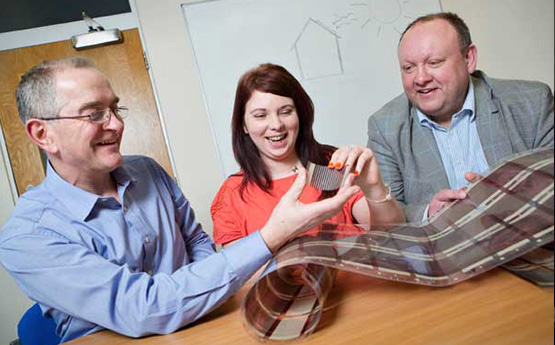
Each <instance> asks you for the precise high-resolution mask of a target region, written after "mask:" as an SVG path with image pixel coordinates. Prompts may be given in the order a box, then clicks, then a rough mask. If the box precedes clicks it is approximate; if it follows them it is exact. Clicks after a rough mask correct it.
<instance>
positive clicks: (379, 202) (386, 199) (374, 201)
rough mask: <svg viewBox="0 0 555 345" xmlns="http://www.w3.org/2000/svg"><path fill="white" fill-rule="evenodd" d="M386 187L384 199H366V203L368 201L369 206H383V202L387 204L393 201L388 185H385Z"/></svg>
mask: <svg viewBox="0 0 555 345" xmlns="http://www.w3.org/2000/svg"><path fill="white" fill-rule="evenodd" d="M385 186H386V187H387V195H386V196H385V198H383V199H381V200H369V199H366V201H368V202H369V203H371V204H383V203H385V202H388V201H390V200H392V199H393V197H392V196H391V187H390V186H389V185H387V184H386V185H385Z"/></svg>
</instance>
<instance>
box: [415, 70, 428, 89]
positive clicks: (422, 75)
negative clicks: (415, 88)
mask: <svg viewBox="0 0 555 345" xmlns="http://www.w3.org/2000/svg"><path fill="white" fill-rule="evenodd" d="M430 80H432V76H431V74H430V73H429V71H428V69H427V68H426V67H425V66H422V67H418V69H417V71H416V78H415V81H416V83H417V84H419V85H422V84H426V83H428V82H429V81H430Z"/></svg>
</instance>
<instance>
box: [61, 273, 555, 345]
mask: <svg viewBox="0 0 555 345" xmlns="http://www.w3.org/2000/svg"><path fill="white" fill-rule="evenodd" d="M245 293H246V287H244V288H243V289H242V290H241V291H240V292H239V293H238V294H237V296H235V297H234V298H233V299H231V300H230V301H228V302H227V303H226V304H224V305H223V306H222V307H220V308H219V309H218V310H216V311H215V312H213V313H212V314H210V315H208V316H207V317H205V318H203V319H202V320H200V321H199V322H197V323H195V324H194V325H191V326H188V327H187V328H185V329H183V330H181V331H179V332H176V333H174V334H170V335H165V336H151V337H147V338H142V339H130V338H126V337H124V336H121V335H118V334H115V333H113V332H110V331H103V332H99V333H95V334H92V335H89V336H86V337H83V338H80V339H76V340H75V341H73V342H70V344H72V345H78V344H79V345H100V344H102V345H106V344H110V345H124V344H125V345H127V344H133V345H138V344H143V345H147V344H149V345H169V344H194V345H199V344H218V345H219V344H230V345H231V344H233V345H248V344H260V343H258V342H257V341H256V340H255V339H254V338H251V337H250V336H249V334H248V333H247V332H246V331H245V329H244V328H243V320H242V319H241V316H240V313H239V305H240V301H241V298H242V297H243V296H244V294H245ZM553 302H554V301H553V290H546V289H541V288H539V287H537V286H535V285H533V284H531V283H529V282H527V281H525V280H522V279H521V278H518V277H516V276H514V275H512V274H511V273H509V272H507V271H505V270H503V269H495V270H493V271H490V272H488V273H486V274H483V275H481V276H479V277H476V278H474V279H471V280H469V281H466V282H464V283H461V284H458V285H455V286H452V287H449V288H428V287H424V286H416V285H409V284H402V283H396V282H390V281H384V280H379V279H375V278H370V277H365V276H361V275H356V274H353V273H347V272H340V273H339V274H338V277H337V280H336V285H335V288H334V291H333V292H332V295H331V297H330V298H329V299H328V301H327V303H326V312H325V313H324V314H323V316H322V319H321V321H320V324H319V326H318V328H317V330H316V331H315V332H314V333H313V334H312V335H311V336H309V337H308V338H307V339H306V340H305V341H303V342H302V344H303V345H305V344H306V345H314V344H321V345H324V344H325V345H330V344H348V345H355V344H365V345H403V344H407V345H409V344H410V345H419V344H422V345H435V344H437V345H451V344H465V345H469V344H471V345H493V344H502V345H509V344H514V345H543V344H554V340H553V325H554V317H553V312H554V309H553V308H554V306H553ZM284 344H299V343H298V342H285V343H284Z"/></svg>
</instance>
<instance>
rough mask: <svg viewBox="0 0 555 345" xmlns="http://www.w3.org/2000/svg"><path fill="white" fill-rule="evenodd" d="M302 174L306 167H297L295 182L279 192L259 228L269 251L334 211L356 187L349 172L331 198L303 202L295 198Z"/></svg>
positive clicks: (297, 195)
mask: <svg viewBox="0 0 555 345" xmlns="http://www.w3.org/2000/svg"><path fill="white" fill-rule="evenodd" d="M306 175H307V174H306V170H305V169H304V168H300V169H299V173H298V176H297V178H296V179H295V182H294V183H293V185H292V186H291V188H290V189H289V190H288V191H287V193H285V194H284V195H283V197H282V198H281V200H280V201H279V203H278V204H277V206H276V207H275V208H274V210H273V212H272V215H271V216H270V219H268V222H267V223H266V225H264V227H263V228H262V229H261V230H260V234H261V235H262V238H263V239H264V241H265V242H266V245H267V246H268V248H269V249H270V251H272V253H275V252H276V251H277V250H278V249H279V248H280V247H281V246H283V245H284V244H285V243H287V242H288V241H289V240H291V239H293V238H295V237H297V236H299V235H301V234H303V233H304V232H306V231H308V230H310V229H312V228H314V227H316V226H318V225H320V224H322V223H323V222H325V221H326V220H327V219H329V218H331V217H332V216H334V215H335V214H337V213H338V212H339V211H340V210H341V208H342V207H343V205H345V203H346V202H347V201H348V200H349V198H351V197H352V196H353V195H355V194H356V193H357V192H358V191H359V190H360V188H359V187H358V186H356V185H354V184H353V180H354V176H353V175H352V174H351V176H349V177H348V178H347V180H346V181H345V183H344V184H343V186H342V187H341V188H340V189H339V191H338V192H337V194H336V195H335V196H333V197H332V198H328V199H324V200H321V201H318V202H314V203H310V204H304V203H302V202H300V201H299V197H300V195H301V193H302V191H303V189H304V187H305V185H306V179H307V176H306Z"/></svg>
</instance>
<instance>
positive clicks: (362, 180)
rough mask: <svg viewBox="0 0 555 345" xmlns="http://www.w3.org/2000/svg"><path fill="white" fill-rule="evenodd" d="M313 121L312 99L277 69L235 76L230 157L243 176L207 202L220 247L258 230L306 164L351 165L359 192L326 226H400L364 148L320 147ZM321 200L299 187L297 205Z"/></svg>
mask: <svg viewBox="0 0 555 345" xmlns="http://www.w3.org/2000/svg"><path fill="white" fill-rule="evenodd" d="M313 122H314V105H313V103H312V100H311V99H310V97H309V96H308V94H307V93H306V92H305V90H304V89H303V87H302V86H301V84H300V83H299V82H298V81H297V80H296V79H295V77H293V76H292V75H291V74H290V73H289V72H288V71H287V70H286V69H284V68H283V67H281V66H277V65H272V64H265V65H261V66H259V67H257V68H254V69H252V70H250V71H248V72H247V73H246V74H244V75H243V76H242V77H241V79H240V80H239V84H238V86H237V92H236V95H235V105H234V109H233V118H232V140H233V153H234V155H235V159H236V160H237V162H238V163H239V165H240V167H241V171H240V172H239V173H237V174H235V175H232V176H230V177H229V178H228V179H227V180H226V181H225V182H224V184H223V185H222V187H221V188H220V190H219V192H218V194H217V195H216V198H215V199H214V201H213V203H212V207H211V214H212V219H213V221H214V240H215V242H216V243H219V244H224V245H226V244H229V243H231V242H233V241H235V240H238V239H240V238H243V237H246V236H248V235H249V234H251V233H252V232H254V231H257V230H259V229H261V228H262V227H263V226H264V225H265V224H266V222H267V221H268V219H269V218H270V215H271V214H272V211H273V210H274V208H275V207H276V205H278V203H279V202H280V199H281V197H282V196H283V195H284V194H285V193H286V192H287V191H288V190H289V188H290V187H291V186H292V184H293V182H294V181H295V178H296V175H297V173H296V171H297V169H296V168H297V167H300V166H303V167H306V166H307V164H308V162H313V163H316V164H319V165H328V166H329V167H330V169H343V168H346V167H349V168H350V171H352V172H351V173H350V174H354V176H355V179H354V182H355V184H357V185H358V186H359V187H360V189H361V192H359V193H357V194H355V195H354V196H353V197H351V198H350V200H349V201H348V202H347V203H346V204H345V206H344V207H343V209H342V211H341V212H340V213H338V214H336V215H335V216H333V217H332V218H330V219H329V221H330V222H333V223H340V224H353V223H360V224H387V223H401V222H403V221H404V214H403V211H402V209H401V208H400V206H399V205H398V204H397V202H396V201H395V198H392V197H391V191H390V190H389V188H388V187H387V186H386V185H384V183H383V181H382V179H381V176H380V172H379V167H378V164H377V162H376V159H375V158H374V154H373V152H372V151H371V150H370V149H368V148H365V147H357V146H350V147H343V148H341V149H336V148H334V147H332V146H329V145H322V144H320V143H318V142H317V141H316V140H315V139H314V134H313V132H312V124H313ZM353 167H354V169H353ZM303 170H304V169H303ZM351 178H352V177H351ZM327 196H328V195H326V194H325V193H323V192H322V191H320V190H317V189H315V188H313V187H312V186H305V188H304V190H303V193H302V194H301V196H300V198H299V200H298V201H299V202H302V203H305V204H308V203H312V202H315V201H318V200H320V199H322V198H325V197H327ZM317 230H318V228H315V229H312V230H311V231H310V232H309V233H308V234H314V233H316V232H317Z"/></svg>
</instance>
